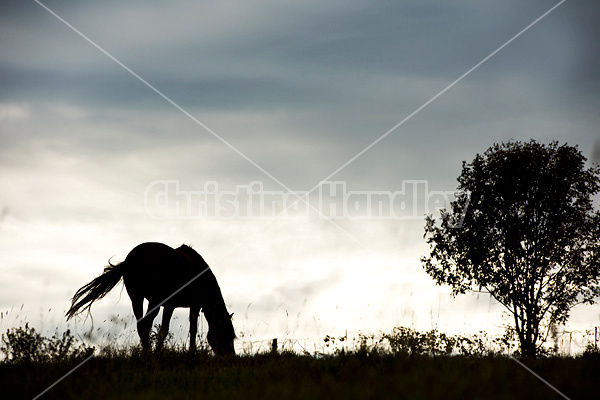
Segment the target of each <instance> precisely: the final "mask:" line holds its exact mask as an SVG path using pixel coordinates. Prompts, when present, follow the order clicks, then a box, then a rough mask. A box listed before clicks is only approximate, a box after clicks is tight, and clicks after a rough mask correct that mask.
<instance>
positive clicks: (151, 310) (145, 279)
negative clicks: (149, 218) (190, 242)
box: [66, 243, 235, 355]
mask: <svg viewBox="0 0 600 400" xmlns="http://www.w3.org/2000/svg"><path fill="white" fill-rule="evenodd" d="M121 279H123V281H124V283H125V288H126V289H127V293H128V294H129V298H130V299H131V305H132V306H133V313H134V314H135V318H136V319H137V330H138V334H139V336H140V340H141V342H142V347H143V348H144V349H149V348H150V329H151V328H152V323H153V322H154V318H156V316H157V315H158V311H159V308H160V307H161V306H162V307H163V318H162V324H161V327H160V330H159V333H158V338H159V340H158V344H157V346H158V347H161V346H162V344H163V342H164V339H165V337H166V336H167V334H168V333H169V323H170V321H171V316H172V315H173V310H174V309H175V308H177V307H185V308H189V309H190V351H194V350H196V335H197V333H198V315H199V314H200V311H201V310H202V312H203V313H204V317H205V318H206V321H207V322H208V333H207V340H208V344H210V347H211V348H212V349H213V351H214V352H215V354H219V355H221V354H234V353H235V351H234V348H233V340H234V339H235V332H234V329H233V324H232V323H231V317H232V315H233V314H229V313H228V311H227V308H226V307H225V301H224V300H223V296H222V295H221V289H220V288H219V284H218V283H217V279H216V278H215V275H214V274H213V273H212V271H211V270H210V268H209V266H208V264H206V262H205V261H204V259H203V258H202V256H201V255H200V254H198V253H197V252H196V251H195V250H194V249H192V248H191V247H189V246H186V245H183V246H181V247H179V248H177V249H173V248H171V247H169V246H167V245H165V244H162V243H142V244H140V245H139V246H136V247H135V248H134V249H133V250H131V252H130V253H129V254H128V255H127V257H126V258H125V261H123V262H122V263H118V264H114V265H113V264H111V263H110V262H109V265H108V266H107V267H105V268H104V272H103V273H102V275H100V276H99V277H97V278H96V279H94V280H93V281H91V282H90V283H88V284H87V285H85V286H83V287H81V288H80V289H79V290H78V291H77V292H76V293H75V295H74V296H73V298H72V299H71V300H72V302H71V308H70V309H69V311H67V314H66V316H67V320H68V319H70V318H72V317H73V316H75V315H77V314H79V313H80V312H82V311H83V310H85V309H87V310H88V312H89V311H90V309H91V307H92V304H93V303H94V302H96V301H97V300H100V299H101V298H103V297H104V296H105V295H106V294H107V293H108V292H110V291H111V289H112V288H114V287H115V286H116V285H117V284H118V283H119V282H120V281H121ZM144 299H147V300H148V309H147V311H146V315H143V313H144V310H143V308H144Z"/></svg>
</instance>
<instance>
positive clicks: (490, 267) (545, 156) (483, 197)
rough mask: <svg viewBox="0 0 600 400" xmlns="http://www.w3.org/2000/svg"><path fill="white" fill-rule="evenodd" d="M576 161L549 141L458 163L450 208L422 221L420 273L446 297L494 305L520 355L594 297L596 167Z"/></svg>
mask: <svg viewBox="0 0 600 400" xmlns="http://www.w3.org/2000/svg"><path fill="white" fill-rule="evenodd" d="M585 161H586V158H585V157H584V156H583V155H582V154H581V152H580V151H579V150H578V149H577V147H572V146H568V145H567V144H564V145H561V146H559V145H558V142H556V141H555V142H552V143H551V144H549V145H543V144H539V143H537V142H536V141H534V140H531V141H530V142H527V143H522V142H513V141H511V142H509V143H503V144H495V145H494V146H492V147H490V148H489V149H488V150H487V151H486V152H485V153H484V154H483V155H479V154H477V155H476V157H475V159H474V160H473V161H472V162H471V163H466V162H464V161H463V165H462V173H461V175H460V176H459V177H458V182H459V186H458V190H459V193H458V194H457V196H456V199H455V200H454V201H453V202H452V203H451V210H450V211H447V210H442V212H441V215H440V220H439V221H436V220H435V219H434V218H433V216H431V215H429V216H427V218H426V225H425V234H424V238H426V240H427V243H428V244H429V246H430V250H431V253H430V255H429V257H422V258H421V262H422V264H423V267H424V268H425V270H426V271H427V273H428V274H429V275H431V276H432V277H433V279H434V280H435V281H436V283H437V284H439V285H441V284H447V285H450V286H451V287H452V295H453V296H456V295H457V294H460V293H466V292H467V291H483V292H486V293H489V294H490V295H491V296H492V297H493V298H494V299H495V300H497V301H498V302H499V303H500V304H502V305H504V307H506V308H507V309H508V311H509V312H510V313H511V314H512V316H513V317H514V324H515V326H514V328H515V331H516V333H517V335H518V338H519V342H520V348H521V354H522V355H523V356H525V357H535V356H536V355H537V354H539V349H540V348H539V343H540V342H541V341H543V340H545V338H546V337H547V334H548V331H549V329H550V328H551V327H552V326H555V325H558V324H564V323H565V322H566V320H567V319H568V317H569V311H570V310H571V309H572V308H573V307H574V306H575V305H577V304H580V303H586V304H592V303H593V302H594V297H597V296H598V295H600V285H599V275H600V234H599V233H600V212H598V211H595V210H594V207H593V203H592V197H593V196H594V195H595V194H596V193H598V191H599V190H600V178H599V175H600V167H598V166H593V167H590V168H587V169H586V168H585V166H584V164H585ZM544 331H545V333H544Z"/></svg>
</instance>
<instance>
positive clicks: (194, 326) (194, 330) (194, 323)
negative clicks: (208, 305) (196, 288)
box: [190, 307, 200, 352]
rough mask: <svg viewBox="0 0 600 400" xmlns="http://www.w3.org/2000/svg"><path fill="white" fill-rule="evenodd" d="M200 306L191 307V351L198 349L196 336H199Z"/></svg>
mask: <svg viewBox="0 0 600 400" xmlns="http://www.w3.org/2000/svg"><path fill="white" fill-rule="evenodd" d="M199 314H200V307H190V352H195V351H196V337H197V336H198V315H199Z"/></svg>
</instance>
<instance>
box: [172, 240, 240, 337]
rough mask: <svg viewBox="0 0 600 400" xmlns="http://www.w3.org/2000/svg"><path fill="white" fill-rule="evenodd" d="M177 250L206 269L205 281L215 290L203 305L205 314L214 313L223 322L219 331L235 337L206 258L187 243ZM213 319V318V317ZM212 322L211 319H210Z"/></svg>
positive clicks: (226, 335)
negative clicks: (207, 302)
mask: <svg viewBox="0 0 600 400" xmlns="http://www.w3.org/2000/svg"><path fill="white" fill-rule="evenodd" d="M176 250H178V251H181V252H182V253H184V254H185V255H187V256H188V257H189V258H191V259H192V260H193V261H194V262H195V263H198V265H199V266H200V268H201V270H202V271H206V272H204V273H203V277H204V278H205V279H204V281H205V282H206V283H208V284H210V286H211V288H210V289H211V290H212V291H213V295H212V296H208V297H207V299H209V300H210V304H205V305H204V306H203V311H204V314H205V316H207V317H208V318H211V316H209V315H207V313H208V314H212V316H213V317H216V318H217V319H218V320H219V321H221V323H219V324H218V325H219V333H220V334H221V335H223V336H225V337H227V338H228V339H235V338H236V337H237V336H236V334H235V330H234V328H233V324H232V323H231V316H232V315H233V314H231V315H229V312H228V311H227V306H226V305H225V300H224V299H223V295H222V294H221V288H220V287H219V284H218V283H217V278H216V277H215V275H214V274H213V272H212V270H211V269H210V267H209V266H208V264H207V263H206V261H204V258H202V256H201V255H200V254H199V253H198V252H197V251H196V250H194V249H193V248H192V246H189V245H187V244H182V245H181V246H179V247H178V248H177V249H176ZM211 319H212V318H211ZM209 324H210V321H209Z"/></svg>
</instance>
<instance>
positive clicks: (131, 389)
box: [0, 325, 600, 399]
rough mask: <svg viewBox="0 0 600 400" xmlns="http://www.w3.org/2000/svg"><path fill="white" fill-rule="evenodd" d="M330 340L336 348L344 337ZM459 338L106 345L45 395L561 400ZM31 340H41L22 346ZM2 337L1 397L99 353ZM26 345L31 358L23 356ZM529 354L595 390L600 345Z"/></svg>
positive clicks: (575, 391) (562, 386)
mask: <svg viewBox="0 0 600 400" xmlns="http://www.w3.org/2000/svg"><path fill="white" fill-rule="evenodd" d="M443 337H446V340H447V341H446V342H444V341H443V340H442V339H440V338H443ZM326 339H327V342H328V343H329V345H330V346H336V345H335V343H339V341H340V338H332V337H330V336H327V337H326ZM385 340H387V341H388V343H387V345H384V343H383V341H385ZM453 340H454V339H452V337H448V336H445V335H443V334H440V333H437V331H431V332H424V333H422V332H417V331H414V330H410V329H408V328H403V329H400V328H398V329H396V330H395V331H392V332H390V333H389V334H387V337H386V338H384V339H383V341H382V340H381V338H379V337H376V336H375V335H362V340H359V341H357V342H356V346H349V345H348V344H344V346H341V347H337V350H335V351H333V352H330V353H316V354H306V353H297V352H291V351H283V352H261V353H254V354H242V355H240V356H234V357H215V356H213V355H212V353H211V351H210V350H209V348H208V347H207V346H206V345H204V346H201V347H200V349H199V350H198V351H197V352H195V353H189V352H188V351H187V350H186V348H185V346H182V345H181V344H178V343H176V342H174V341H172V342H171V343H170V346H168V347H166V348H164V349H163V350H162V351H160V352H143V351H142V350H141V348H140V347H139V346H120V347H119V346H105V347H103V348H102V349H99V350H95V356H94V357H93V358H91V359H90V360H89V361H87V362H85V363H83V364H82V365H81V366H80V367H78V368H77V369H76V370H75V371H73V372H72V373H71V374H70V375H68V376H67V377H66V378H65V379H64V380H62V381H60V383H58V384H57V385H56V386H55V387H53V388H51V389H50V390H49V391H48V392H47V393H45V394H44V397H43V398H49V399H52V398H60V399H164V398H179V399H187V398H203V399H213V398H215V399H216V398H219V399H222V398H228V399H255V398H260V399H265V398H267V399H269V398H277V399H280V398H296V399H315V398H344V399H359V398H360V399H364V398H373V399H386V398H410V399H431V398H440V399H441V398H444V399H481V398H486V399H487V398H492V399H514V398H527V399H535V398H544V399H547V398H550V399H551V398H559V395H558V394H557V393H556V392H555V391H554V390H553V389H551V388H549V387H548V386H546V385H545V384H544V383H543V382H541V381H540V380H539V379H538V378H536V377H535V376H533V375H532V374H531V373H530V372H528V371H526V370H525V369H523V368H522V367H521V366H519V365H518V364H517V363H516V362H515V361H513V360H512V359H511V358H509V357H507V356H504V355H498V354H495V355H490V352H487V353H484V352H478V353H473V354H470V355H464V354H463V355H459V353H457V352H453V351H451V350H450V349H449V348H448V347H445V346H446V345H447V344H448V343H454V341H453ZM31 341H33V342H37V343H38V345H37V346H25V345H23V346H20V347H19V346H15V344H17V343H29V342H31ZM345 341H346V338H344V340H343V341H342V342H345ZM394 341H395V342H394ZM327 342H326V341H325V340H324V343H327ZM2 343H3V346H2V351H3V352H9V353H10V352H12V353H10V354H9V355H8V356H7V357H6V358H5V360H4V361H3V362H0V388H2V391H1V393H0V396H1V397H2V398H33V397H35V396H36V395H38V394H39V393H41V392H42V391H44V390H45V389H46V388H48V387H49V386H50V385H52V384H53V383H54V382H55V381H56V380H57V379H59V378H61V377H62V376H64V375H65V374H67V373H68V372H69V371H71V370H72V369H73V368H74V367H76V366H77V365H79V364H80V363H81V361H82V359H83V357H85V356H87V354H90V353H89V352H90V351H94V350H93V349H90V348H89V347H86V346H85V345H83V344H82V343H81V342H79V341H78V340H76V339H75V338H73V337H72V336H71V335H70V333H69V332H65V333H63V334H62V335H55V336H53V337H43V336H41V335H39V334H38V333H37V332H36V331H35V330H34V329H33V328H31V327H29V326H28V325H26V326H25V327H22V328H13V329H12V330H10V331H8V332H6V333H5V334H4V335H3V336H2ZM61 343H62V347H61V346H58V344H61ZM438 345H440V346H441V347H436V346H438ZM432 346H433V347H432ZM51 349H62V350H61V351H58V352H56V351H54V352H53V350H51ZM442 349H445V350H443V351H442ZM19 351H20V352H21V355H20V356H19V355H18V352H19ZM26 353H29V356H23V354H26ZM523 361H524V362H525V363H527V365H528V366H529V368H531V369H532V370H534V371H535V372H536V373H537V374H539V375H540V376H542V377H543V378H544V379H545V380H547V381H548V382H550V383H551V384H552V385H553V386H554V387H556V388H557V389H558V390H560V391H561V392H563V393H564V394H565V395H566V396H568V397H569V398H571V399H577V398H589V394H590V393H596V394H597V382H598V380H597V377H598V371H599V370H600V369H599V367H600V354H599V353H598V351H597V350H595V349H591V348H590V349H589V351H587V352H586V353H584V354H583V355H581V356H578V357H556V356H554V357H547V358H542V359H538V360H523ZM586 396H587V397H586Z"/></svg>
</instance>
